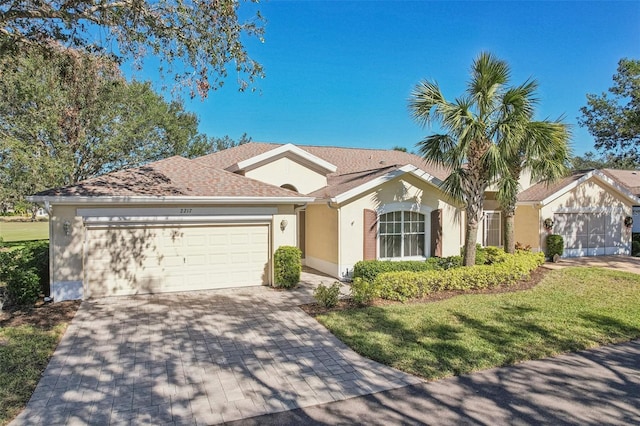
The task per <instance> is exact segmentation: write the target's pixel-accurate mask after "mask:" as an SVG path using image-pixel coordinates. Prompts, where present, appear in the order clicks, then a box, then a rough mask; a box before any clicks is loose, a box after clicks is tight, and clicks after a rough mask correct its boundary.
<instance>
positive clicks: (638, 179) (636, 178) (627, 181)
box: [518, 169, 640, 202]
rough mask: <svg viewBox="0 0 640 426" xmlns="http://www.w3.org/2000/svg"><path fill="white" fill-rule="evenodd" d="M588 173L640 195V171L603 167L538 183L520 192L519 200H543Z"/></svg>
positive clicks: (637, 195)
mask: <svg viewBox="0 0 640 426" xmlns="http://www.w3.org/2000/svg"><path fill="white" fill-rule="evenodd" d="M588 173H594V174H596V175H599V176H601V177H602V176H604V177H608V178H609V179H611V180H613V181H614V182H615V183H616V184H618V185H620V186H621V187H622V188H624V189H626V190H628V191H629V192H630V193H631V194H633V195H635V196H636V197H640V171H635V170H615V169H601V170H580V171H576V172H574V173H573V174H572V175H571V176H567V177H565V178H563V179H561V180H559V181H557V182H555V183H553V184H550V185H547V184H546V183H537V184H535V185H533V186H531V187H529V188H527V189H526V190H524V191H522V192H521V193H520V194H518V201H521V202H527V201H529V202H531V201H542V200H544V199H546V198H547V197H549V196H550V195H552V194H555V193H556V192H558V191H560V190H561V189H562V188H564V187H566V186H568V185H570V184H571V183H572V182H575V181H577V180H579V179H581V178H583V177H584V176H585V175H587V174H588Z"/></svg>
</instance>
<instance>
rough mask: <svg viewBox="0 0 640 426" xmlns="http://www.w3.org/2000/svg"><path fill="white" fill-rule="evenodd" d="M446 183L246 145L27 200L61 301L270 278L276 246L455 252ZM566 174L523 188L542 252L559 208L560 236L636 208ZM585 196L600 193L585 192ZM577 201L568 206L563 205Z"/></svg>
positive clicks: (491, 220)
mask: <svg viewBox="0 0 640 426" xmlns="http://www.w3.org/2000/svg"><path fill="white" fill-rule="evenodd" d="M447 175H448V172H447V170H445V169H442V168H439V167H435V166H433V165H431V164H427V163H425V162H424V161H423V160H422V159H421V158H420V157H418V156H416V155H413V154H409V153H406V152H400V151H388V150H370V149H354V148H336V147H319V146H296V145H292V144H267V143H255V142H252V143H247V144H243V145H240V146H237V147H234V148H231V149H227V150H224V151H220V152H217V153H214V154H210V155H207V156H204V157H200V158H197V159H193V160H188V159H185V158H182V157H172V158H168V159H166V160H162V161H158V162H155V163H151V164H148V165H146V166H143V167H138V168H134V169H128V170H123V171H119V172H115V173H110V174H107V175H104V176H101V177H98V178H94V179H90V180H87V181H84V182H81V183H79V184H76V185H73V186H69V187H65V188H60V189H53V190H49V191H45V192H41V193H39V194H36V195H35V196H32V197H29V200H30V201H34V202H39V203H43V204H44V205H45V207H46V208H47V210H48V211H49V212H50V215H51V220H50V225H49V226H50V241H51V281H52V284H51V288H52V296H53V297H54V300H58V301H59V300H65V299H77V298H87V297H101V296H108V295H120V294H136V293H150V292H165V291H185V290H200V289H213V288H222V287H240V286H252V285H261V284H272V283H273V262H272V259H273V254H274V252H275V250H276V249H277V248H278V247H280V246H281V245H294V246H298V247H299V248H300V249H301V250H302V252H303V258H304V262H305V264H306V265H308V266H310V267H312V268H315V269H317V270H319V271H322V272H324V273H326V274H328V275H330V276H333V277H336V278H346V277H349V275H350V274H351V272H352V269H353V266H354V264H355V263H356V262H358V261H359V260H363V259H393V260H396V259H424V258H426V257H430V256H451V255H457V254H459V253H460V247H461V246H462V244H463V242H464V235H463V233H464V214H463V210H462V208H461V206H460V205H457V204H456V203H455V202H453V201H452V200H450V199H449V197H447V196H446V195H445V194H444V193H443V192H442V191H441V190H440V189H439V184H440V183H441V182H442V180H443V179H445V178H446V177H447ZM585 176H586V177H585ZM572 179H573V180H571V181H568V182H563V183H561V184H559V185H555V186H553V187H549V188H547V187H546V186H542V187H541V186H539V185H533V186H531V187H529V188H527V189H526V190H525V191H524V192H523V194H525V197H524V198H521V200H520V202H519V204H518V208H517V211H516V239H517V240H518V241H520V242H522V243H525V244H531V245H532V247H534V249H536V250H540V249H543V248H544V241H543V240H544V238H543V236H544V234H545V231H544V230H543V227H542V223H543V221H544V219H545V218H546V217H547V216H548V215H551V216H552V217H556V216H555V215H556V214H557V215H558V216H557V217H556V218H557V219H558V221H559V223H563V225H562V226H564V227H566V229H569V228H568V227H569V226H570V225H571V223H575V221H573V222H572V221H571V218H570V217H569V216H567V217H564V216H562V215H563V214H569V213H573V210H571V211H570V210H568V209H570V208H573V207H571V206H573V205H574V204H576V203H577V204H580V206H582V207H580V208H581V209H582V208H583V207H585V206H586V207H588V208H591V207H592V206H593V204H592V203H594V202H599V203H600V204H598V205H600V206H602V207H601V208H602V209H605V210H606V212H605V211H604V210H602V212H604V213H603V214H607V215H608V216H606V217H607V218H612V219H614V220H615V221H614V222H613V225H612V226H614V225H615V226H617V224H618V222H617V221H618V218H619V215H618V213H617V212H618V211H620V212H621V213H625V214H627V213H628V214H631V213H630V212H631V205H632V204H633V203H634V202H635V201H632V200H634V199H635V197H634V196H633V195H631V194H630V193H629V192H628V191H627V190H626V189H625V188H623V187H622V185H621V184H619V183H616V182H615V181H614V180H613V179H612V178H610V177H607V176H606V175H604V174H603V173H601V172H590V174H585V175H584V176H581V177H579V178H572ZM526 180H527V179H524V180H523V183H522V185H523V187H527V186H529V185H530V184H529V183H527V182H525V181H526ZM578 181H579V182H578ZM576 182H577V183H576ZM594 185H595V186H597V187H598V188H600V189H599V190H596V188H595V186H594ZM592 186H594V188H593V190H591V189H589V191H591V192H589V191H586V192H585V191H583V190H581V189H580V188H582V187H585V188H591V187H592ZM565 187H566V188H568V189H566V190H565V189H564V188H565ZM542 188H543V189H542ZM553 188H556V189H555V190H554V189H553ZM593 191H595V192H593ZM598 191H600V192H598ZM592 192H593V194H598V195H597V199H596V197H595V196H592V197H591V198H580V197H582V196H583V194H586V193H588V194H592ZM527 194H529V195H527ZM566 194H569V195H566ZM571 194H574V195H571ZM572 196H573V197H577V198H576V200H574V201H572V203H573V204H570V203H569V201H563V200H565V199H567V197H568V199H571V197H572ZM578 199H579V201H577V200H578ZM635 200H636V201H637V199H635ZM577 204H576V205H577ZM589 206H591V207H589ZM485 207H487V214H486V215H485V221H484V222H483V227H482V230H481V232H480V234H481V235H480V237H479V240H480V242H481V243H483V244H485V245H499V244H500V243H501V238H502V237H501V229H502V222H501V216H500V213H499V209H498V206H497V203H496V202H495V192H494V191H492V190H490V191H488V193H487V203H486V205H485ZM614 210H615V212H616V214H611V213H612V212H614ZM580 211H582V210H580ZM586 211H587V212H592V213H594V212H595V213H598V214H600V210H597V211H596V210H593V211H591V210H586ZM603 217H604V216H603ZM563 220H564V222H563ZM603 220H604V219H603ZM607 220H608V219H607ZM563 229H565V228H563ZM607 229H608V230H609V229H611V227H610V226H608V225H607ZM619 230H620V232H622V231H621V229H619ZM612 235H613V234H612ZM616 235H618V234H615V235H613V237H612V238H614V239H615V236H616ZM618 240H619V241H618V242H619V244H616V245H615V247H616V248H617V251H616V252H617V253H627V252H628V249H627V252H625V247H627V246H629V244H628V241H627V240H628V239H627V237H626V234H624V235H623V234H620V235H619V238H618ZM605 251H606V250H605ZM598 253H599V252H598Z"/></svg>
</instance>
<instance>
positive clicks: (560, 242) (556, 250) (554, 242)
mask: <svg viewBox="0 0 640 426" xmlns="http://www.w3.org/2000/svg"><path fill="white" fill-rule="evenodd" d="M563 253H564V238H562V235H558V234H550V235H547V257H548V258H549V259H553V256H555V255H556V254H557V255H558V256H562V254H563Z"/></svg>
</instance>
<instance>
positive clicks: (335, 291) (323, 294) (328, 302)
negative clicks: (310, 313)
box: [313, 281, 340, 308]
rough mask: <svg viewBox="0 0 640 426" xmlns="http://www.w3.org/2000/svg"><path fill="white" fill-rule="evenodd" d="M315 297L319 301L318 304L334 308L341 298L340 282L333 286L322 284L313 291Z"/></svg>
mask: <svg viewBox="0 0 640 426" xmlns="http://www.w3.org/2000/svg"><path fill="white" fill-rule="evenodd" d="M313 297H314V298H315V299H316V302H318V305H320V306H323V307H325V308H333V307H334V306H336V305H337V304H338V300H339V299H340V283H339V282H337V281H336V282H335V283H333V285H332V286H331V287H327V286H325V285H324V284H320V285H319V286H318V287H316V289H315V290H314V291H313Z"/></svg>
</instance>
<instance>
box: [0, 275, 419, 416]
mask: <svg viewBox="0 0 640 426" xmlns="http://www.w3.org/2000/svg"><path fill="white" fill-rule="evenodd" d="M305 278H306V279H307V282H308V283H315V284H317V282H320V281H322V279H321V277H319V276H316V275H313V274H309V273H307V274H305ZM312 287H313V286H312V285H309V284H307V285H303V286H301V287H300V288H298V289H296V290H294V291H291V292H289V291H277V290H273V289H269V288H264V287H257V288H245V289H236V290H224V291H205V292H191V293H170V294H162V295H145V296H135V297H118V298H107V299H103V300H99V301H89V302H83V303H82V305H81V307H80V309H79V311H78V313H77V314H76V317H75V318H74V320H73V322H72V323H71V324H70V326H69V328H68V329H67V332H66V333H65V336H64V337H63V339H62V341H61V342H60V344H59V345H58V348H57V349H56V351H55V354H54V356H53V358H52V359H51V361H50V362H49V365H48V367H47V369H46V370H45V372H44V374H43V377H42V379H41V380H40V383H39V384H38V387H37V388H36V390H35V392H34V393H33V396H32V398H31V400H30V401H29V404H28V405H27V407H26V409H25V410H24V411H23V412H22V413H21V414H20V415H19V416H18V417H17V418H16V419H15V421H14V422H13V423H12V424H15V425H21V424H68V425H75V424H101V425H103V424H176V425H177V424H180V425H182V424H198V425H201V424H216V423H220V422H224V421H232V420H238V419H243V418H247V417H252V416H257V415H262V414H266V413H273V412H279V411H284V410H289V409H294V408H299V407H307V406H312V405H317V404H323V403H327V402H333V401H338V400H342V399H346V398H351V397H354V396H360V395H366V394H369V393H374V392H379V391H382V390H388V389H395V388H398V387H402V386H406V385H409V384H415V383H419V382H420V380H419V379H417V378H415V377H413V376H410V375H407V374H405V373H402V372H400V371H397V370H394V369H392V368H389V367H387V366H384V365H381V364H378V363H376V362H374V361H371V360H368V359H366V358H363V357H361V356H360V355H358V354H356V353H355V352H353V351H352V350H350V349H349V348H348V347H347V346H346V345H344V344H343V343H342V342H340V341H339V340H338V339H336V338H335V337H334V336H333V335H332V334H331V333H329V332H328V331H327V330H326V329H325V328H324V327H322V326H321V325H320V324H318V323H317V322H316V321H315V320H314V319H313V318H311V317H309V316H308V315H306V314H305V313H304V312H303V311H302V310H300V309H299V308H298V307H297V304H299V303H303V302H308V301H309V300H310V294H311V292H312Z"/></svg>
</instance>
